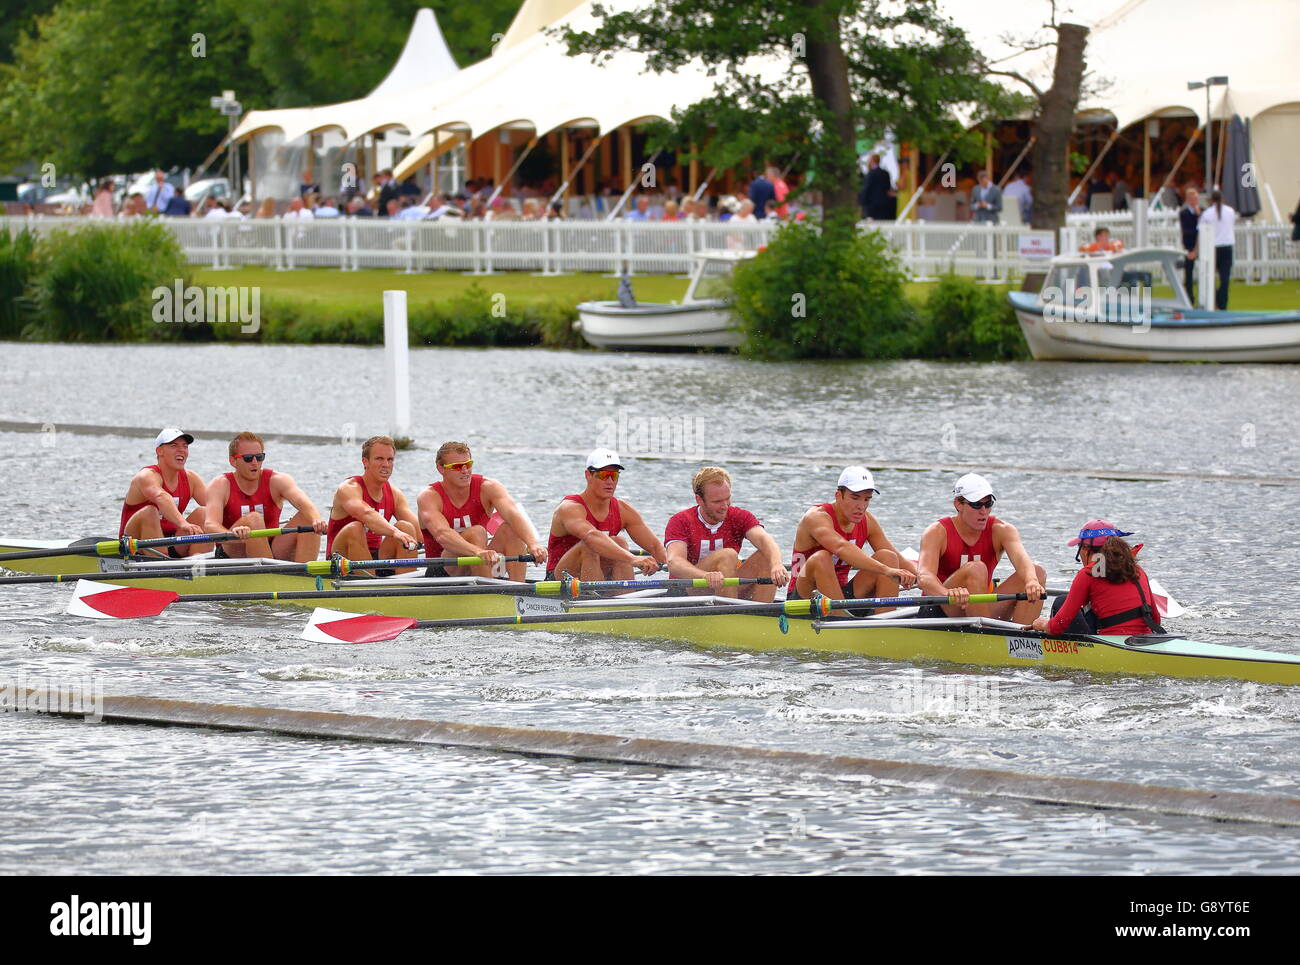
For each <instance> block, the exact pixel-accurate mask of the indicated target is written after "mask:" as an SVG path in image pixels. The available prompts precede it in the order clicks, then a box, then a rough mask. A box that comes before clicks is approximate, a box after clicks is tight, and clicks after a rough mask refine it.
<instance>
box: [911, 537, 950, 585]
mask: <svg viewBox="0 0 1300 965" xmlns="http://www.w3.org/2000/svg"><path fill="white" fill-rule="evenodd" d="M946 541H947V538H946V537H945V536H944V532H943V525H942V524H941V523H932V524H931V525H930V527H929V528H928V529H926V531H925V533H924V534H923V535H922V536H921V555H920V556H919V557H918V558H917V561H916V583H917V585H918V586H919V587H920V588H921V592H922V593H924V594H925V595H926V596H947V595H948V588H947V587H946V586H944V585H943V583H942V582H940V580H939V577H938V572H939V557H940V556H941V555H943V547H944V544H945V542H946Z"/></svg>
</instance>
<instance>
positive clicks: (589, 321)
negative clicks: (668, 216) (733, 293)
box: [573, 250, 757, 349]
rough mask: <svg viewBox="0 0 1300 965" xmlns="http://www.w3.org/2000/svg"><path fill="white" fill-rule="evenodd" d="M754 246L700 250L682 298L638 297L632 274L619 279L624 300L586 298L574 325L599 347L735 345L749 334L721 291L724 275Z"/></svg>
mask: <svg viewBox="0 0 1300 965" xmlns="http://www.w3.org/2000/svg"><path fill="white" fill-rule="evenodd" d="M755 254H757V252H753V251H724V250H717V251H697V252H695V253H694V255H693V256H692V257H693V258H694V259H695V268H694V270H693V271H692V272H691V282H690V285H688V286H687V288H686V295H685V297H683V299H682V301H681V303H680V304H677V303H675V302H674V303H670V304H664V303H661V302H638V301H637V300H636V299H635V298H634V297H633V295H632V290H631V283H630V282H629V280H628V278H627V276H624V277H623V281H622V282H621V283H620V285H619V300H618V301H609V302H583V303H582V304H580V305H579V306H578V320H577V321H576V322H574V323H573V324H574V328H576V329H578V331H580V332H581V333H582V337H583V338H584V339H586V340H587V341H588V342H589V343H590V344H592V345H596V346H599V347H600V348H618V349H640V348H648V349H657V348H736V347H738V346H739V345H740V344H741V343H742V342H743V341H744V340H745V336H744V333H743V332H742V331H740V329H739V328H737V327H736V322H735V318H734V316H733V315H732V313H731V308H730V303H729V302H728V301H727V300H726V299H725V298H721V297H716V295H715V296H714V297H710V295H711V292H716V291H717V289H718V288H720V287H721V286H720V285H719V280H720V279H721V278H723V277H724V276H726V275H728V274H730V273H731V270H732V268H733V267H735V265H736V263H737V262H740V261H744V260H746V259H749V258H753V257H754V255H755Z"/></svg>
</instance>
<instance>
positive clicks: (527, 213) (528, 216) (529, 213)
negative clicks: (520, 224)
mask: <svg viewBox="0 0 1300 965" xmlns="http://www.w3.org/2000/svg"><path fill="white" fill-rule="evenodd" d="M541 217H542V202H541V201H540V200H538V199H537V198H527V197H526V198H524V213H523V216H522V220H524V221H539V220H541Z"/></svg>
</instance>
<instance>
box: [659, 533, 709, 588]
mask: <svg viewBox="0 0 1300 965" xmlns="http://www.w3.org/2000/svg"><path fill="white" fill-rule="evenodd" d="M686 550H687V547H686V544H685V543H684V542H682V541H681V540H679V539H675V540H672V541H671V542H670V543H668V544H667V545H666V546H665V547H664V552H665V553H666V554H667V559H668V575H669V576H670V577H672V578H673V579H675V580H704V579H708V575H709V574H708V571H707V570H702V569H700V568H699V567H698V566H696V565H695V564H694V563H692V562H691V561H690V557H689V556H688V555H687V552H686Z"/></svg>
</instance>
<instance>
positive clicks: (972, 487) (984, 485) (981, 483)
mask: <svg viewBox="0 0 1300 965" xmlns="http://www.w3.org/2000/svg"><path fill="white" fill-rule="evenodd" d="M952 494H953V495H954V496H960V497H961V498H962V499H964V500H966V502H968V503H974V502H979V501H980V500H981V499H983V498H984V497H985V496H992V495H993V487H992V486H990V485H989V481H988V480H987V479H985V478H984V477H983V476H981V475H980V474H979V473H977V472H968V473H966V475H964V476H962V477H961V478H960V479H958V480H957V485H955V486H953V487H952Z"/></svg>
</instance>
